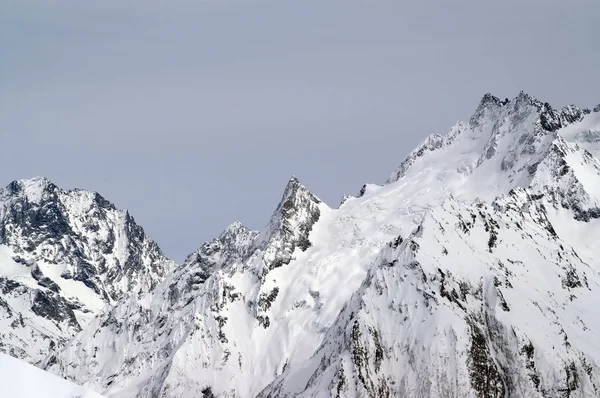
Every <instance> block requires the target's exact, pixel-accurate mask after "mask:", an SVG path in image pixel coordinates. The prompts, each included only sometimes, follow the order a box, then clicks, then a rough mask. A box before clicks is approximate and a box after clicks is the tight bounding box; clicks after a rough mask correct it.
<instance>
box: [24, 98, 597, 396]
mask: <svg viewBox="0 0 600 398" xmlns="http://www.w3.org/2000/svg"><path fill="white" fill-rule="evenodd" d="M599 154H600V108H598V107H597V108H595V109H594V110H593V111H590V110H586V109H580V108H577V107H575V106H568V107H565V108H562V109H554V108H552V107H551V106H550V105H549V104H547V103H543V102H540V101H538V100H536V99H535V98H533V97H531V96H529V95H527V94H525V93H520V94H519V95H518V96H517V97H516V98H514V99H512V100H508V99H506V100H500V99H498V98H496V97H494V96H492V95H490V94H486V95H485V96H484V97H483V99H482V100H481V102H480V104H479V106H478V107H477V109H476V111H475V113H474V114H473V116H472V117H471V118H470V120H469V121H468V122H465V123H458V124H457V125H456V126H454V127H453V128H452V129H451V130H450V132H449V133H448V134H446V135H433V136H431V137H429V138H427V139H426V140H425V142H424V143H423V144H422V145H420V146H419V147H418V148H416V149H415V150H414V151H413V152H412V153H411V154H409V156H408V157H407V158H406V159H405V160H404V161H403V162H402V163H401V164H400V166H399V167H398V169H397V170H395V171H394V173H393V174H392V175H391V176H390V177H389V178H388V180H387V182H386V183H385V184H384V185H381V186H380V185H374V184H367V185H365V186H364V187H363V189H361V191H360V193H359V194H358V195H357V196H356V197H345V198H344V200H343V202H342V204H341V205H340V206H339V207H338V208H330V207H329V206H327V205H326V204H325V203H323V202H322V201H321V200H319V199H318V198H317V197H316V196H315V195H314V194H313V193H311V192H310V191H309V190H307V189H306V188H305V187H304V186H302V185H301V184H300V183H299V181H298V180H297V179H296V178H292V179H291V180H290V181H289V183H288V185H287V187H286V189H285V191H284V195H283V198H282V199H281V201H280V203H279V205H278V206H277V207H276V209H275V211H274V213H273V215H272V217H271V219H270V221H269V223H268V225H267V226H266V227H265V229H264V230H263V231H261V232H254V231H250V230H248V229H247V228H245V227H243V226H242V225H241V224H240V223H237V222H236V223H234V224H232V225H231V226H229V227H228V228H227V229H226V230H225V231H224V232H223V233H222V234H221V235H220V236H219V237H218V238H216V239H214V240H213V241H211V242H207V243H205V244H204V245H203V246H202V247H200V249H198V250H197V251H195V252H194V253H192V254H191V255H190V256H188V258H187V259H186V261H185V262H184V263H183V264H181V265H179V266H176V267H175V268H173V270H172V271H170V272H167V271H168V268H169V267H168V266H165V267H164V268H162V271H161V272H153V271H152V270H154V269H155V268H154V267H153V266H151V265H150V263H151V262H145V263H144V264H145V267H143V269H144V270H148V271H147V272H149V273H150V275H151V276H154V275H156V278H154V279H152V282H150V283H145V284H142V286H143V287H144V288H140V289H139V290H137V291H136V293H137V294H133V295H131V296H128V297H123V298H122V300H121V301H119V302H118V303H116V305H112V300H110V298H111V297H112V296H110V294H114V293H110V292H114V290H110V292H107V295H109V300H107V301H108V302H110V303H111V304H110V305H109V306H108V307H107V308H106V309H105V311H101V312H100V313H99V314H98V315H97V316H96V317H95V318H94V319H92V320H91V321H90V322H89V324H87V326H84V327H83V329H82V330H81V331H80V332H77V331H74V332H73V333H74V334H75V333H76V335H75V337H74V338H73V339H72V340H70V341H69V342H68V343H67V345H66V346H65V347H64V349H60V350H56V352H53V353H51V354H50V355H49V356H48V357H47V358H46V360H45V361H44V363H43V366H44V367H45V368H46V369H48V370H49V371H51V372H53V373H55V374H59V375H61V376H64V377H66V378H68V379H71V380H73V381H75V382H77V383H79V384H85V385H87V386H89V387H91V388H92V389H95V390H96V391H100V392H102V393H103V394H105V395H106V396H108V397H148V396H161V397H198V396H202V397H213V396H217V397H253V396H260V397H330V396H331V397H395V396H411V397H425V396H427V397H440V398H442V397H477V398H483V397H486V398H487V397H525V396H527V397H529V396H531V397H592V396H600V390H599V389H600V343H599V341H600V340H598V339H597V337H596V336H597V335H598V334H599V333H600V322H599V321H598V319H600V317H599V316H600V306H599V305H598V304H600V298H598V297H600V296H599V293H600V291H599V289H600V274H599V271H600V263H599V261H598V259H599V258H600V245H599V244H598V243H597V242H599V241H600V161H599V160H598V158H597V157H596V156H597V155H599ZM21 236H22V235H21ZM156 258H158V257H156ZM36 261H39V260H36ZM159 263H160V264H166V263H163V262H159ZM119 264H121V262H119ZM121 269H122V270H123V271H126V270H129V267H124V268H121ZM125 274H126V272H125ZM163 276H164V278H163ZM102 278H106V276H103V277H102ZM161 279H162V281H161ZM101 280H106V279H101ZM111 280H112V279H111ZM113 289H114V288H113Z"/></svg>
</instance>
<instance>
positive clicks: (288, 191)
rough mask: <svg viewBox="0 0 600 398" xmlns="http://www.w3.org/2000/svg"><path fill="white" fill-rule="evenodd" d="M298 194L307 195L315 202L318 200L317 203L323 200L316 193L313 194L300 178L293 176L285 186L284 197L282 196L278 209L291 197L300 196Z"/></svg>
mask: <svg viewBox="0 0 600 398" xmlns="http://www.w3.org/2000/svg"><path fill="white" fill-rule="evenodd" d="M298 196H307V197H309V198H310V199H311V200H312V201H313V202H316V203H320V202H321V200H320V199H319V198H317V197H316V196H315V195H313V193H312V192H310V191H309V190H308V189H307V188H306V187H305V186H304V185H302V184H301V183H300V180H298V178H297V177H296V176H291V177H290V179H289V181H288V183H287V185H286V187H285V190H284V191H283V197H282V198H281V201H280V203H279V206H278V207H277V209H278V210H280V209H281V207H282V206H283V204H284V203H285V202H287V201H288V200H289V199H290V198H293V197H298Z"/></svg>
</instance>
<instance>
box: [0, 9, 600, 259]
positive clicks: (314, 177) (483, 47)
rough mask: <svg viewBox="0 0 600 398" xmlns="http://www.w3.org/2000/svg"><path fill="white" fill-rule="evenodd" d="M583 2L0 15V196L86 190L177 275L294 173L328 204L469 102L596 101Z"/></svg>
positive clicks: (593, 15)
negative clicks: (26, 183) (17, 182)
mask: <svg viewBox="0 0 600 398" xmlns="http://www.w3.org/2000/svg"><path fill="white" fill-rule="evenodd" d="M599 29H600V2H599V1H597V0H595V1H585V2H584V1H565V0H562V1H548V0H545V1H541V0H540V1H536V0H522V1H493V2H492V1H480V0H478V1H460V0H453V1H447V0H444V1H426V2H405V1H400V0H394V1H383V0H382V1H354V0H345V1H336V0H319V1H316V0H314V1H313V0H302V1H291V0H282V1H242V0H239V1H233V0H231V1H218V0H215V1H212V0H204V1H201V0H198V1H177V0H176V1H168V2H167V1H164V2H158V1H144V2H142V1H139V2H133V1H122V0H121V1H101V2H100V1H98V2H87V1H85V2H83V1H79V0H70V1H52V0H43V1H42V0H39V1H32V0H20V1H12V0H2V1H1V4H0V137H1V140H0V148H1V149H2V151H1V156H2V162H1V165H2V167H1V168H0V185H6V184H8V183H9V182H10V181H12V180H14V179H19V178H26V177H32V176H37V175H44V176H46V177H48V178H50V179H51V180H53V181H54V182H55V183H56V184H57V185H59V186H61V187H63V188H73V187H80V188H86V189H92V190H96V191H98V192H100V193H101V194H102V195H104V196H105V197H106V198H107V199H109V200H111V201H112V202H114V203H115V204H116V205H117V206H118V207H121V208H128V209H129V210H130V212H131V213H132V215H133V216H134V217H135V218H136V221H138V223H140V224H141V225H142V226H143V227H144V229H145V230H146V232H147V233H148V234H149V235H150V236H152V237H153V238H154V239H155V240H156V241H157V242H158V243H159V245H160V246H161V247H162V248H163V250H164V251H165V253H166V254H167V255H170V256H172V257H173V258H175V259H176V260H182V259H183V258H184V257H185V255H187V254H188V253H189V252H191V251H192V250H194V249H195V248H197V247H198V246H200V245H201V244H202V242H204V241H205V240H209V239H211V238H212V237H214V236H216V235H218V234H219V233H220V231H221V230H222V229H223V228H224V227H226V226H227V225H228V224H229V223H230V222H232V221H235V220H240V221H241V222H242V223H244V224H245V225H247V226H248V227H250V228H253V229H261V228H262V227H263V226H264V225H265V224H266V223H267V221H268V219H269V216H270V214H271V212H272V211H273V210H274V208H275V206H276V205H277V203H278V201H279V199H280V197H281V194H282V192H283V189H284V187H285V184H286V183H287V180H288V179H289V177H290V176H291V175H292V174H294V175H296V176H297V177H298V178H299V179H300V181H301V182H302V183H303V184H304V185H306V186H307V187H308V188H310V189H311V190H312V191H313V192H314V193H315V194H316V195H317V196H319V197H320V198H322V199H323V200H324V201H325V202H327V203H328V204H329V205H331V206H337V205H338V203H339V201H340V199H341V197H342V196H343V195H344V194H355V193H356V192H358V191H359V190H360V187H361V186H362V184H363V183H365V182H374V183H382V182H383V181H384V180H385V179H386V178H387V176H388V175H389V174H390V173H391V172H392V171H393V169H394V168H395V167H396V166H397V165H398V164H399V163H400V162H401V161H402V160H403V158H404V157H405V156H406V154H407V153H408V152H409V151H410V150H411V149H412V148H413V147H414V146H416V145H417V144H418V143H419V142H420V141H422V140H423V139H424V138H425V137H426V136H427V135H428V134H431V133H445V132H446V131H448V130H449V129H450V127H451V126H452V125H453V124H454V123H455V122H456V121H458V120H466V119H468V118H469V116H470V114H471V113H472V112H473V110H474V109H475V107H476V106H477V103H478V102H479V100H480V98H481V97H482V96H483V94H484V93H486V92H492V93H494V94H496V95H497V96H500V97H514V96H516V95H517V94H518V92H519V91H520V90H525V91H526V92H528V93H530V94H532V95H534V96H536V97H538V98H539V99H541V100H543V101H548V102H550V103H552V104H554V105H556V106H562V105H566V104H570V103H575V104H577V105H580V106H586V107H593V106H594V105H596V104H597V103H599V102H600V80H599V78H598V71H599V70H600V39H599V37H600V33H599V32H600V30H599Z"/></svg>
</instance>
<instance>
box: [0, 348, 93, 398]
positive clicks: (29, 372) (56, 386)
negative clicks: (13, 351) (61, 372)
mask: <svg viewBox="0 0 600 398" xmlns="http://www.w3.org/2000/svg"><path fill="white" fill-rule="evenodd" d="M0 397H14V398H17V397H18V398H41V397H52V398H102V395H100V394H98V393H95V392H93V391H90V390H89V389H87V388H84V387H81V386H78V385H76V384H73V383H71V382H69V381H67V380H63V379H61V378H60V377H58V376H55V375H53V374H50V373H48V372H44V371H43V370H41V369H39V368H36V367H35V366H32V365H30V364H28V363H26V362H24V361H21V360H19V359H16V358H13V357H10V356H8V355H5V354H0Z"/></svg>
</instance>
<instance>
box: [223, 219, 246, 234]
mask: <svg viewBox="0 0 600 398" xmlns="http://www.w3.org/2000/svg"><path fill="white" fill-rule="evenodd" d="M246 231H249V229H248V228H246V227H245V226H244V225H243V224H242V223H241V222H239V221H234V222H232V223H231V224H229V225H228V226H227V228H225V229H224V230H223V232H222V233H221V236H220V237H221V238H222V237H225V236H228V235H235V234H238V233H240V232H246Z"/></svg>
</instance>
